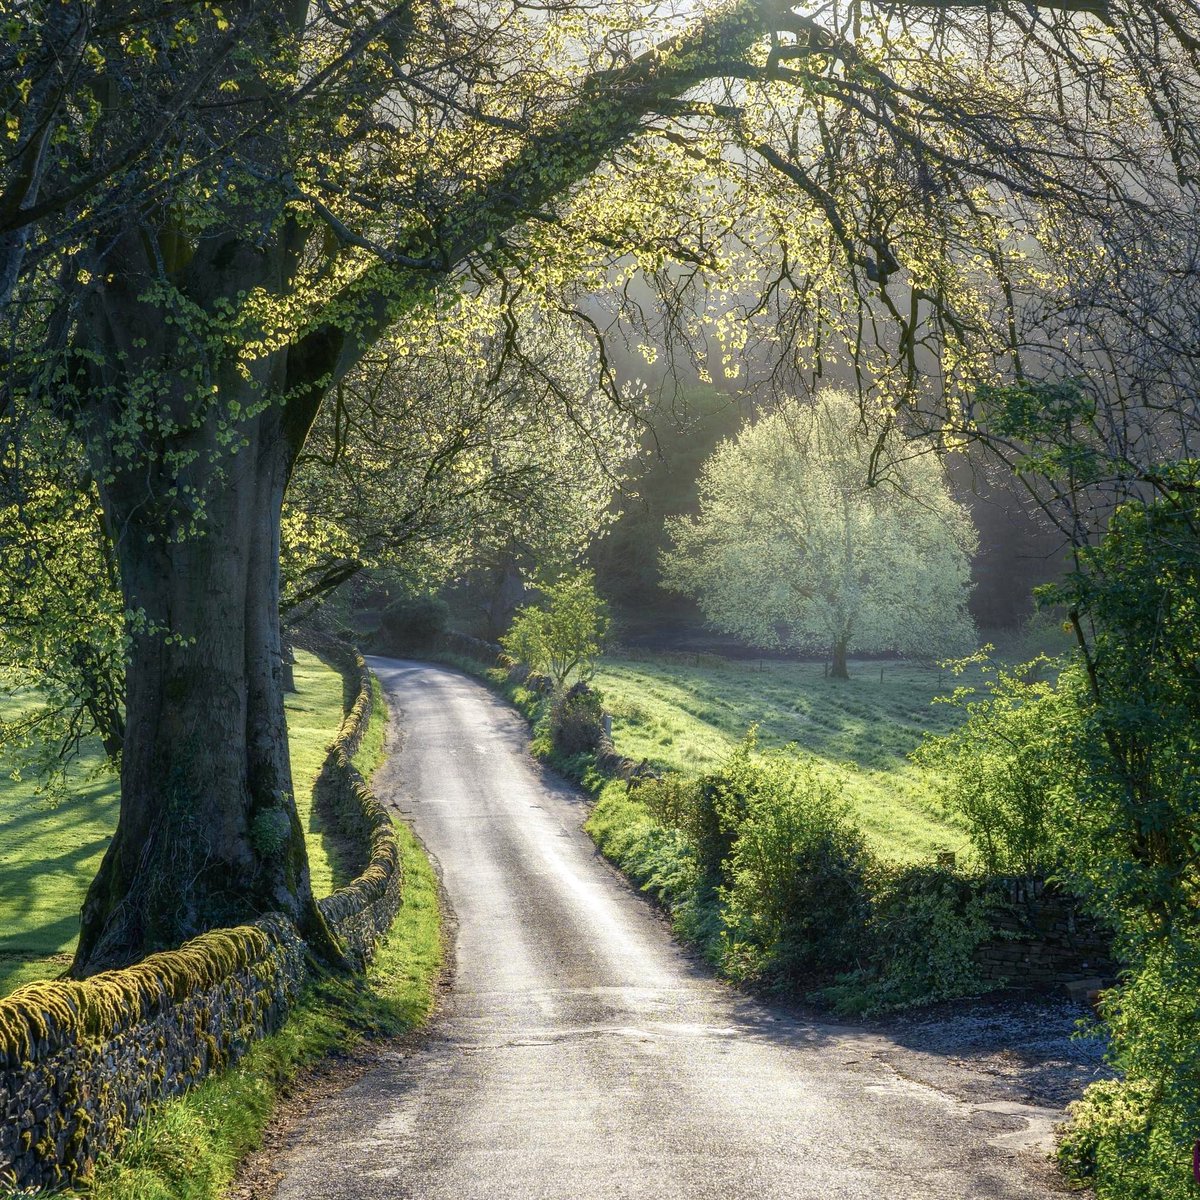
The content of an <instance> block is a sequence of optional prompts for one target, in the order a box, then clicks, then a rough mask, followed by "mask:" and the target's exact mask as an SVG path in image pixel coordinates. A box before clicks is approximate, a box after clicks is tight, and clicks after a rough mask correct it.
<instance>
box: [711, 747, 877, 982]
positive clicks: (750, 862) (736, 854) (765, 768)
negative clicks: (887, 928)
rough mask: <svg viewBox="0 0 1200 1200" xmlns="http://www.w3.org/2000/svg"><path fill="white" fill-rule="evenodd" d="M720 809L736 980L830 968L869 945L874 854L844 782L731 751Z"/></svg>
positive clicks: (729, 959) (786, 761)
mask: <svg viewBox="0 0 1200 1200" xmlns="http://www.w3.org/2000/svg"><path fill="white" fill-rule="evenodd" d="M725 770H726V771H727V772H728V777H727V778H726V779H725V780H724V781H723V787H722V788H721V789H720V790H719V791H718V802H717V807H718V810H719V812H720V815H721V817H722V821H723V824H724V828H725V829H726V830H727V831H730V832H731V833H732V834H733V837H732V843H731V847H730V851H729V856H728V858H727V859H726V860H725V863H724V866H723V871H724V874H725V877H726V880H727V882H726V883H725V884H724V885H723V886H722V887H721V889H720V896H721V901H722V906H723V910H724V911H723V918H722V919H723V922H724V926H725V953H724V965H725V967H726V969H727V970H728V971H729V972H730V974H732V975H734V976H735V977H737V978H750V977H769V978H771V979H774V980H777V981H790V980H794V979H796V978H797V977H800V976H804V975H811V974H830V973H832V972H833V971H835V970H837V969H838V968H844V967H845V966H846V965H848V964H851V963H853V962H855V961H856V960H857V959H858V958H859V956H860V955H861V954H862V953H863V951H864V949H865V945H866V943H865V939H866V933H867V922H868V919H869V916H870V911H871V908H870V890H869V880H870V875H871V873H872V869H873V866H874V860H873V858H872V856H871V854H870V852H869V851H868V849H867V846H866V842H865V840H864V838H863V835H862V833H861V832H860V831H859V830H858V829H856V828H855V827H854V826H853V825H852V824H851V823H850V820H849V816H848V810H847V807H846V805H845V804H844V803H843V801H842V800H841V797H840V786H839V785H838V784H836V783H835V782H833V781H831V780H830V779H828V777H823V776H822V775H821V774H819V772H818V771H817V769H816V767H815V765H814V764H813V763H811V762H810V761H807V760H804V759H801V758H798V757H795V756H794V755H788V754H782V753H776V754H767V755H762V756H753V757H751V756H750V755H749V754H746V753H739V754H735V756H734V758H733V759H732V760H731V762H730V764H728V765H727V767H726V768H725Z"/></svg>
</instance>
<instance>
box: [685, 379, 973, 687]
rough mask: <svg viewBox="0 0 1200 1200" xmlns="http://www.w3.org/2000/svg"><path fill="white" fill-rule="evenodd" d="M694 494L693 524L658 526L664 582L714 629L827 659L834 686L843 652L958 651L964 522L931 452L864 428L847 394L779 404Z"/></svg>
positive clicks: (966, 569)
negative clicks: (823, 653)
mask: <svg viewBox="0 0 1200 1200" xmlns="http://www.w3.org/2000/svg"><path fill="white" fill-rule="evenodd" d="M922 451H924V452H922ZM873 455H874V456H875V457H876V458H883V459H884V460H885V461H884V464H883V465H882V466H880V467H878V468H877V469H878V470H880V471H882V472H884V478H883V480H882V481H881V482H879V483H877V484H876V485H875V486H873V487H871V486H868V483H867V477H868V473H869V466H870V462H871V459H872V456H873ZM699 492H700V511H699V513H698V514H697V515H696V516H695V517H682V518H676V519H674V520H671V521H668V529H669V530H670V533H671V537H672V540H673V541H674V543H675V544H674V547H673V549H671V550H670V551H669V552H668V553H667V554H666V555H665V556H664V563H663V578H664V582H665V583H666V584H667V586H668V587H673V588H676V589H678V590H681V591H684V592H686V593H688V594H689V595H693V596H695V598H696V599H697V601H698V602H699V604H700V608H701V611H702V612H703V613H704V615H705V616H706V617H707V618H708V620H709V621H710V622H711V623H712V624H714V625H716V626H717V627H718V628H720V629H722V630H724V631H725V632H727V633H733V634H736V635H738V636H740V637H744V638H746V639H747V640H749V641H751V642H752V643H754V644H756V645H759V646H780V647H785V648H789V649H801V650H813V649H824V650H828V651H829V652H830V654H831V658H832V664H833V668H832V669H833V675H834V677H835V678H838V679H847V678H849V673H848V671H847V668H846V657H847V655H848V654H849V653H850V651H852V650H867V651H899V652H900V653H904V654H917V655H924V656H930V655H933V654H936V653H939V652H940V653H945V654H952V653H954V652H956V651H958V650H964V649H966V648H967V647H968V645H969V643H970V640H971V637H972V634H973V628H972V625H971V619H970V617H969V616H968V614H967V608H966V604H967V595H968V593H969V590H970V573H971V562H970V556H971V554H972V553H973V552H974V550H975V530H974V527H973V526H972V524H971V518H970V516H969V515H968V513H967V511H966V509H965V508H964V507H963V506H962V505H960V504H958V503H957V502H956V501H955V500H954V499H953V497H952V496H951V494H950V489H949V487H948V485H947V482H946V478H945V474H944V471H943V469H942V464H941V463H940V461H939V460H938V458H937V456H936V455H934V454H933V453H932V448H931V447H929V446H925V447H922V446H921V445H920V443H919V442H915V441H914V442H906V441H905V440H904V439H903V438H902V437H901V436H900V434H899V432H898V431H897V430H895V429H894V428H893V429H891V430H890V431H888V430H886V429H885V428H883V427H881V426H879V425H872V424H871V423H870V422H869V421H866V420H864V417H863V414H862V412H861V410H860V408H859V405H858V402H857V401H856V400H854V399H853V398H852V397H850V396H849V395H847V394H845V393H840V392H822V393H819V394H818V396H817V398H816V400H815V401H813V403H812V404H798V403H796V402H794V401H793V402H785V403H784V404H782V405H781V406H780V407H779V409H778V410H777V411H776V412H774V413H772V414H771V415H770V416H767V417H764V418H762V419H761V420H759V421H758V422H757V423H756V424H754V425H751V426H749V427H748V428H746V429H744V430H743V431H742V432H741V433H740V434H739V435H738V437H737V438H736V439H734V440H731V441H727V442H724V443H722V444H721V446H719V447H718V448H717V451H716V453H715V454H714V455H713V456H712V458H710V459H709V460H708V462H707V463H705V465H704V467H703V469H702V470H701V473H700V483H699Z"/></svg>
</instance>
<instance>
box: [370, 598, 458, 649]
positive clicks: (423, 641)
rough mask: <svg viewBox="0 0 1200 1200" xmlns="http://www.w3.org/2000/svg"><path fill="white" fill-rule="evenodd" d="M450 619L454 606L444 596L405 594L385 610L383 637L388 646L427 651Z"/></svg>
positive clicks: (384, 643) (381, 622) (380, 629)
mask: <svg viewBox="0 0 1200 1200" xmlns="http://www.w3.org/2000/svg"><path fill="white" fill-rule="evenodd" d="M449 620H450V609H449V607H448V605H447V604H446V602H445V600H443V599H442V598H441V597H440V596H402V597H401V598H400V599H399V600H394V601H392V603H391V604H389V605H388V606H387V608H385V609H384V610H383V616H382V618H381V619H380V623H379V632H380V637H381V640H382V642H383V646H384V648H385V649H388V650H391V651H394V652H395V653H398V654H411V653H414V652H417V651H421V650H427V649H428V648H429V647H430V646H431V645H432V644H433V640H434V638H436V637H437V635H438V634H439V633H442V632H444V631H445V629H446V625H447V623H448V622H449Z"/></svg>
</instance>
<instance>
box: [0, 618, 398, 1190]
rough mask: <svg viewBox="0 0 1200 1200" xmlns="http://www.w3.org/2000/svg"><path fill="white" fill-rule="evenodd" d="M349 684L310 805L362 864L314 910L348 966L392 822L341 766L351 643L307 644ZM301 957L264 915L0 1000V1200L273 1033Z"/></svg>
mask: <svg viewBox="0 0 1200 1200" xmlns="http://www.w3.org/2000/svg"><path fill="white" fill-rule="evenodd" d="M314 648H315V649H316V651H317V652H318V653H320V654H322V656H324V657H326V658H328V659H330V660H331V661H333V662H334V663H335V664H336V665H337V666H338V667H339V668H340V669H341V670H342V671H343V673H344V675H345V677H346V678H347V679H348V680H350V682H351V684H352V687H351V688H349V689H348V691H349V692H350V693H351V695H352V698H353V703H352V705H351V707H350V709H349V711H348V712H347V714H346V718H345V720H344V721H343V724H342V727H341V729H340V730H339V732H338V735H337V738H336V739H335V741H334V744H333V746H332V747H331V749H330V753H329V756H328V758H327V759H326V762H325V766H324V769H323V771H322V775H321V780H320V791H319V793H318V802H319V803H322V804H323V805H325V806H327V807H328V808H329V809H330V810H331V811H335V812H336V813H337V814H338V815H339V818H340V821H339V823H340V825H341V827H342V828H343V830H344V831H345V832H347V833H348V834H350V835H351V836H352V837H353V838H354V839H355V840H356V841H358V842H359V844H360V846H361V848H362V859H363V861H364V863H365V866H364V869H363V871H362V873H361V874H360V875H359V876H358V877H357V878H356V879H354V880H353V881H352V882H351V883H350V884H349V885H347V886H346V887H344V888H342V889H340V890H339V891H337V892H335V893H334V894H333V895H331V896H329V897H327V898H326V899H324V900H323V901H321V908H322V911H323V912H324V914H325V917H326V920H327V921H328V922H329V924H330V926H331V927H332V928H333V930H334V931H335V932H336V933H337V934H338V936H339V937H340V938H341V939H342V940H343V941H344V942H345V944H346V946H347V948H348V950H349V952H350V954H351V955H352V957H353V958H354V959H355V960H356V961H357V962H359V963H363V962H365V961H366V960H367V959H369V958H370V956H371V953H372V951H373V949H374V946H375V943H376V942H377V940H378V938H379V937H380V936H381V935H382V933H384V932H385V931H386V930H387V928H388V927H389V926H390V924H391V922H392V920H393V918H394V917H395V915H396V912H397V910H398V909H399V906H400V892H401V884H402V881H401V874H400V861H399V851H398V848H397V844H396V839H395V834H394V831H393V830H392V824H391V818H390V817H389V816H388V814H387V812H386V810H384V808H383V807H382V805H380V804H379V802H378V801H377V800H376V799H375V797H374V796H373V795H372V794H371V791H370V789H369V787H368V786H367V784H366V783H365V781H364V780H363V778H362V776H361V775H360V774H359V773H358V771H357V770H356V769H355V768H354V765H353V763H352V762H351V757H352V755H353V754H354V751H355V750H356V749H357V748H358V744H359V742H360V740H361V738H362V735H363V732H364V730H365V729H366V726H367V722H368V721H369V719H370V715H371V698H372V693H371V678H370V674H369V673H368V671H367V669H366V664H365V663H364V662H363V660H362V657H361V656H360V655H358V654H357V652H356V651H354V650H353V649H352V648H350V647H346V646H342V645H339V644H333V643H329V642H321V643H320V644H319V645H316V646H315V647H314ZM307 969H308V968H307V953H306V948H305V945H304V942H303V941H302V940H301V938H300V936H299V934H298V933H297V931H296V929H295V927H294V926H293V925H292V923H291V922H290V921H288V920H287V919H286V918H285V917H283V916H281V915H278V914H272V915H268V916H266V917H263V918H262V919H260V920H259V921H256V922H255V923H254V924H252V925H245V926H241V927H238V928H235V929H217V930H213V931H211V932H209V933H205V934H202V935H201V936H200V937H198V938H195V939H194V940H192V941H190V942H188V943H187V944H186V945H184V946H182V947H180V948H179V949H178V950H170V951H166V952H164V953H161V954H154V955H151V956H150V957H148V958H146V959H144V960H143V961H142V962H140V963H137V964H136V965H134V966H132V967H127V968H125V969H124V970H120V971H108V972H104V973H103V974H99V975H94V976H92V977H91V978H89V979H86V980H82V981H70V980H67V981H53V982H45V983H34V984H29V985H27V986H26V987H23V988H18V989H17V990H16V991H15V992H13V993H12V994H11V995H9V996H7V997H5V998H4V999H0V1195H3V1194H4V1193H5V1192H6V1191H10V1190H16V1189H30V1190H34V1189H43V1188H44V1189H50V1188H58V1187H61V1186H63V1185H65V1184H68V1183H81V1182H84V1181H86V1180H87V1178H88V1177H89V1176H90V1174H91V1172H92V1168H93V1166H94V1164H95V1160H96V1156H97V1155H98V1154H99V1153H101V1152H102V1151H107V1150H112V1149H114V1148H116V1147H117V1146H119V1144H120V1142H121V1140H122V1139H123V1137H124V1135H125V1134H126V1132H127V1131H128V1130H129V1129H130V1128H132V1127H133V1126H134V1125H135V1124H136V1123H137V1122H138V1121H139V1120H141V1119H142V1117H143V1116H144V1115H145V1114H146V1112H147V1110H148V1109H149V1107H150V1106H151V1105H152V1104H154V1103H155V1102H156V1101H159V1100H163V1099H166V1098H168V1097H171V1096H177V1095H180V1094H181V1093H183V1092H185V1091H187V1089H188V1088H190V1087H192V1086H193V1085H194V1084H196V1083H198V1082H199V1081H200V1080H202V1079H203V1078H204V1077H205V1076H206V1075H208V1074H209V1073H210V1072H213V1071H215V1070H219V1069H221V1068H223V1067H225V1066H228V1065H229V1064H231V1063H233V1062H236V1061H237V1059H238V1058H239V1057H240V1056H241V1055H242V1054H243V1053H244V1052H245V1051H246V1049H247V1048H248V1047H249V1046H250V1045H251V1044H252V1043H253V1042H254V1041H255V1040H256V1039H258V1038H260V1037H263V1036H264V1035H266V1034H268V1033H271V1032H273V1031H274V1030H276V1029H278V1028H279V1027H280V1026H281V1025H282V1024H283V1022H284V1020H285V1019H286V1017H287V1014H288V1012H289V1010H290V1009H291V1007H292V1005H293V1004H294V1003H295V1000H296V997H297V996H298V995H299V993H300V991H301V989H302V987H303V986H304V983H305V980H306V976H307Z"/></svg>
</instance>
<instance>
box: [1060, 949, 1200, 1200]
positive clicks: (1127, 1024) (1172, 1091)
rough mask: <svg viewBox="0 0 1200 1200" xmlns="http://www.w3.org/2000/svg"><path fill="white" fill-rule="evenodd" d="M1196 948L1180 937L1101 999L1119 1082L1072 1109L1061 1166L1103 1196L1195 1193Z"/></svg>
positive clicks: (1126, 1199) (1199, 970) (1199, 963)
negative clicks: (1118, 1073) (1193, 1167)
mask: <svg viewBox="0 0 1200 1200" xmlns="http://www.w3.org/2000/svg"><path fill="white" fill-rule="evenodd" d="M1198 995H1200V948H1198V947H1197V944H1196V941H1195V938H1194V935H1185V934H1182V933H1181V934H1179V935H1177V936H1176V937H1175V938H1173V939H1167V940H1166V941H1164V942H1163V943H1161V944H1160V945H1158V946H1156V947H1154V948H1153V949H1152V950H1151V951H1150V952H1149V953H1148V955H1147V957H1146V960H1145V961H1144V962H1143V963H1142V964H1141V966H1140V967H1139V969H1138V970H1137V971H1136V973H1134V974H1132V975H1131V976H1130V977H1129V979H1128V980H1127V981H1126V982H1125V983H1124V984H1123V985H1122V986H1121V987H1120V988H1114V989H1112V990H1111V991H1109V992H1106V993H1105V994H1104V1003H1103V1006H1102V1011H1103V1016H1104V1018H1105V1020H1106V1022H1107V1023H1108V1026H1109V1032H1110V1035H1111V1044H1112V1047H1113V1053H1112V1055H1111V1059H1112V1062H1113V1065H1114V1066H1116V1067H1117V1068H1118V1069H1119V1070H1120V1071H1121V1077H1120V1078H1118V1079H1109V1080H1104V1081H1102V1082H1100V1083H1094V1084H1092V1085H1091V1086H1090V1087H1089V1088H1088V1089H1087V1091H1086V1092H1084V1094H1083V1098H1082V1099H1081V1100H1078V1101H1076V1103H1074V1104H1073V1105H1071V1108H1070V1113H1071V1118H1072V1119H1071V1122H1070V1125H1069V1126H1068V1127H1067V1130H1066V1132H1065V1134H1064V1136H1063V1139H1062V1142H1061V1144H1060V1148H1059V1160H1060V1162H1061V1163H1062V1165H1063V1167H1064V1168H1065V1170H1066V1171H1067V1173H1068V1174H1069V1175H1070V1176H1072V1177H1073V1178H1074V1179H1075V1180H1077V1181H1078V1182H1080V1183H1087V1184H1090V1185H1091V1186H1093V1187H1094V1188H1095V1190H1096V1194H1097V1195H1098V1196H1100V1197H1102V1198H1103V1200H1185V1198H1188V1200H1190V1198H1192V1197H1194V1196H1195V1195H1196V1194H1197V1190H1198V1189H1197V1185H1196V1183H1195V1182H1194V1180H1193V1177H1192V1157H1193V1153H1194V1150H1193V1147H1194V1145H1195V1143H1196V1141H1197V1139H1198V1138H1200V1005H1198V1004H1197V999H1196V998H1197V996H1198Z"/></svg>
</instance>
